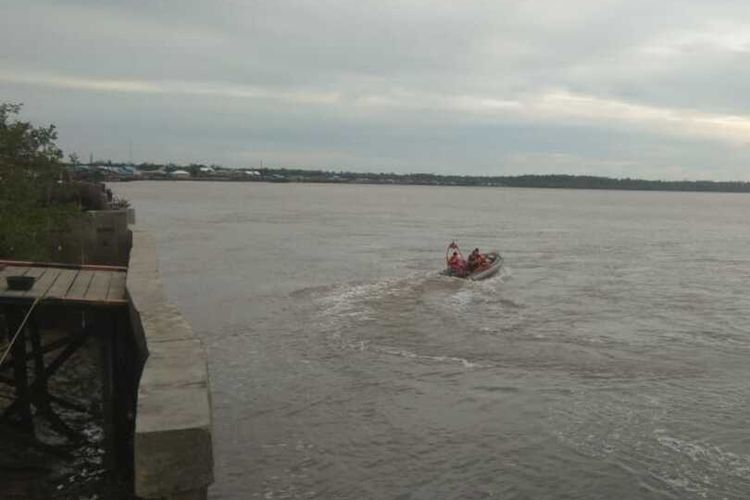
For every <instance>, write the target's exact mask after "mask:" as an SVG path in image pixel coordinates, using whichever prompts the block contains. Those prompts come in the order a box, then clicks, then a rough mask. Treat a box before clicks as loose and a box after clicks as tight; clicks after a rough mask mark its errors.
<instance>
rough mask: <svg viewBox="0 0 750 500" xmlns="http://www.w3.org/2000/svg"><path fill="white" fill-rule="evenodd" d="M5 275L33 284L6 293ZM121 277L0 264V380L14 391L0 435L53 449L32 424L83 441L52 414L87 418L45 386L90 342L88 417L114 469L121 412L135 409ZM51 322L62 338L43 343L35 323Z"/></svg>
mask: <svg viewBox="0 0 750 500" xmlns="http://www.w3.org/2000/svg"><path fill="white" fill-rule="evenodd" d="M9 276H30V277H33V278H34V283H33V286H32V287H31V288H30V289H29V290H11V289H9V288H8V285H7V281H6V278H7V277H9ZM126 277H127V268H125V267H117V266H90V265H89V266H87V265H82V266H77V265H65V264H48V263H40V262H19V261H8V260H0V316H2V320H3V321H2V322H1V323H3V324H4V330H5V334H6V335H5V336H6V339H7V340H6V341H5V342H3V341H2V340H0V354H2V356H3V357H2V358H0V383H3V384H5V385H8V386H10V388H11V389H12V390H13V393H14V394H13V397H12V398H11V400H10V401H9V403H8V404H7V406H5V407H4V408H2V409H0V430H3V429H6V430H8V431H9V435H15V436H18V437H19V438H21V437H22V438H23V439H24V440H25V441H24V442H25V443H27V444H30V445H32V446H35V447H37V448H38V449H40V450H44V451H49V450H50V449H52V448H53V447H52V446H51V445H49V444H46V443H44V442H42V441H40V439H39V436H38V433H37V432H36V428H37V426H38V425H39V424H40V420H43V421H44V422H45V425H46V426H47V427H49V428H50V429H51V430H52V431H53V432H54V433H55V434H57V435H58V436H61V437H64V438H65V439H66V440H67V441H68V443H77V442H81V440H84V439H85V436H84V433H83V431H82V429H81V428H79V426H78V425H77V424H76V422H77V420H75V419H68V420H70V421H66V420H65V419H64V418H63V415H64V413H63V412H61V411H60V409H66V410H67V412H68V413H70V411H74V412H78V413H80V414H82V415H88V416H90V417H91V418H94V417H93V416H91V415H93V414H92V413H91V412H90V411H89V409H87V408H86V407H85V406H83V405H81V404H79V403H76V402H75V401H73V400H71V399H69V398H68V397H67V395H65V394H52V392H51V390H50V384H49V381H50V379H51V378H52V377H53V376H54V375H55V374H56V373H57V372H58V370H59V369H60V368H61V366H63V365H64V364H66V363H68V362H70V360H71V359H75V358H73V355H74V354H75V353H76V352H77V351H78V350H79V349H80V348H82V347H83V346H84V345H86V344H87V343H88V341H89V340H91V341H93V342H96V343H97V344H98V345H99V348H100V352H101V355H100V359H101V362H100V363H98V364H100V368H99V371H100V380H101V414H100V415H101V416H100V417H96V418H101V421H102V426H103V430H104V441H103V443H102V445H103V447H104V449H105V450H106V452H105V467H106V468H107V470H108V471H112V470H115V468H116V467H115V462H116V461H118V459H117V457H116V455H117V452H116V450H117V443H118V442H122V443H126V442H127V439H129V438H127V436H128V432H130V431H128V430H127V429H129V428H130V426H131V425H132V424H131V423H130V421H129V420H128V418H129V417H128V415H129V414H132V413H133V412H134V410H135V398H134V397H131V395H134V394H135V390H136V389H135V385H134V384H135V380H136V378H135V375H133V368H132V366H131V365H132V363H131V362H130V361H129V360H130V357H129V356H131V355H130V353H131V352H132V350H133V349H134V347H133V346H132V343H133V339H132V335H130V334H129V329H130V326H129V319H128V300H127V292H126ZM56 318H68V320H67V321H66V322H63V323H64V324H66V325H68V326H67V327H66V328H65V330H66V332H65V333H66V334H67V335H65V336H60V335H59V334H58V335H56V336H53V337H52V338H47V335H44V330H42V328H41V327H40V324H41V321H42V320H45V319H46V320H54V319H56ZM71 318H73V319H71ZM1 336H2V333H0V337H1ZM118 394H119V395H122V396H121V397H120V398H118ZM131 400H132V401H131ZM6 434H8V433H6ZM63 448H64V447H63ZM126 455H127V453H125V456H126ZM127 460H129V459H128V458H127V456H126V457H125V458H124V459H119V461H120V462H123V461H127ZM0 496H2V495H0Z"/></svg>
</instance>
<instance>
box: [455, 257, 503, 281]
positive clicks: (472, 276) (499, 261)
mask: <svg viewBox="0 0 750 500" xmlns="http://www.w3.org/2000/svg"><path fill="white" fill-rule="evenodd" d="M485 257H486V258H487V259H488V260H489V261H490V264H489V265H488V266H486V267H484V268H483V269H478V270H476V271H474V272H472V273H469V274H467V275H466V276H458V275H456V274H453V272H451V270H450V269H446V270H445V271H443V274H446V275H448V276H453V277H455V278H462V279H467V280H472V281H480V280H484V279H487V278H491V277H492V276H494V275H495V274H497V273H498V271H500V269H501V268H502V267H503V258H502V256H500V254H499V253H498V252H488V253H486V254H485Z"/></svg>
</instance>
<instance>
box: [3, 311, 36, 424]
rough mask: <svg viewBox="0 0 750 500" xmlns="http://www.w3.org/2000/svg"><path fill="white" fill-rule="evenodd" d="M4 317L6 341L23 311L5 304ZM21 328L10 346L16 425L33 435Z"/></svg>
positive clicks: (15, 328) (14, 331)
mask: <svg viewBox="0 0 750 500" xmlns="http://www.w3.org/2000/svg"><path fill="white" fill-rule="evenodd" d="M5 317H6V319H7V324H8V342H12V341H13V337H14V336H15V334H16V332H17V331H18V329H19V327H20V326H21V323H22V322H23V317H24V313H23V310H22V309H21V308H20V307H17V306H10V305H6V306H5ZM25 330H26V329H25V327H24V328H22V329H21V331H20V333H19V334H18V337H17V338H16V339H15V340H16V341H15V343H14V344H13V346H12V347H11V354H12V355H13V381H14V384H15V387H16V399H17V400H18V403H19V408H18V416H19V421H18V424H19V425H18V427H19V428H20V429H21V430H22V431H23V432H25V433H27V434H31V435H34V420H33V418H32V415H31V392H30V391H29V376H28V373H27V370H26V331H25Z"/></svg>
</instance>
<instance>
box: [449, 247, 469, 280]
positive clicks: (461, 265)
mask: <svg viewBox="0 0 750 500" xmlns="http://www.w3.org/2000/svg"><path fill="white" fill-rule="evenodd" d="M448 267H450V270H451V272H452V273H453V274H455V275H457V276H462V275H464V274H465V273H466V262H465V261H464V259H463V258H462V257H461V256H460V255H459V254H458V252H455V251H454V252H453V255H451V258H450V259H448Z"/></svg>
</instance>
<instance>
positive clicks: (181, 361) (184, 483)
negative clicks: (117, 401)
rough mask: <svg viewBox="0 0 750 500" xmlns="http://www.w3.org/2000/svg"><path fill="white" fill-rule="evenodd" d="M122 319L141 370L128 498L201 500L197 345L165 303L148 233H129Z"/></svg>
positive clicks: (205, 449) (203, 370)
mask: <svg viewBox="0 0 750 500" xmlns="http://www.w3.org/2000/svg"><path fill="white" fill-rule="evenodd" d="M126 286H127V292H128V297H129V300H130V304H129V314H130V321H131V324H132V326H133V330H134V335H135V339H136V343H137V345H138V349H137V351H138V355H139V356H140V358H141V359H140V361H142V362H143V365H142V366H143V371H142V373H141V377H140V383H139V386H138V404H137V412H136V422H135V437H134V457H135V470H134V473H135V493H136V495H137V496H138V497H140V498H144V499H165V500H166V499H169V500H199V499H205V498H206V495H207V489H208V486H209V485H210V484H211V483H212V482H213V449H212V439H211V398H210V389H209V383H208V369H207V364H206V354H205V350H204V348H203V345H202V343H201V342H200V340H198V339H197V338H196V337H195V335H194V334H193V331H192V329H191V328H190V325H189V324H188V323H187V321H185V319H184V318H183V317H182V315H181V314H180V312H179V310H178V309H177V308H176V307H175V306H173V305H172V304H169V303H168V301H167V300H166V296H165V293H164V289H163V287H162V283H161V279H160V277H159V272H158V258H157V253H156V245H155V242H154V240H153V238H152V236H151V235H150V234H148V233H147V232H145V231H143V230H139V229H134V230H133V245H132V249H131V252H130V262H129V266H128V276H127V283H126Z"/></svg>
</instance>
